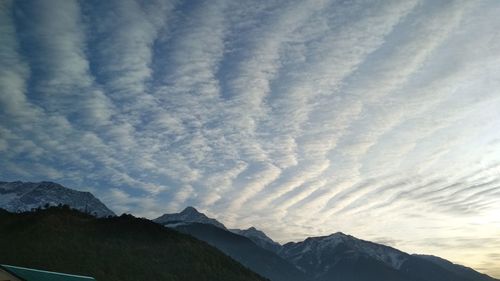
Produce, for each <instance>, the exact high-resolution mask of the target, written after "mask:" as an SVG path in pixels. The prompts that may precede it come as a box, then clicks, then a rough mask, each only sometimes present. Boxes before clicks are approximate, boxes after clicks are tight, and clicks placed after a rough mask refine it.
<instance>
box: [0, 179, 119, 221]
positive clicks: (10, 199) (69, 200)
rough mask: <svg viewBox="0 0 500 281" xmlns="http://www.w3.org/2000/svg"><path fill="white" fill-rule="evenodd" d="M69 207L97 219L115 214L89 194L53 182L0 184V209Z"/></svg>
mask: <svg viewBox="0 0 500 281" xmlns="http://www.w3.org/2000/svg"><path fill="white" fill-rule="evenodd" d="M47 204H48V205H52V206H55V205H59V204H62V205H69V206H70V207H71V208H74V209H78V210H80V211H83V212H86V213H89V214H94V215H96V216H98V217H107V216H114V215H115V214H114V213H113V212H112V211H111V210H110V209H108V208H107V207H106V205H104V204H103V203H102V202H101V201H99V199H97V198H95V197H94V195H92V194H91V193H90V192H83V191H77V190H73V189H69V188H66V187H64V186H62V185H60V184H57V183H53V182H46V181H44V182H38V183H34V182H21V181H15V182H0V208H3V209H5V210H7V211H10V212H23V211H29V210H32V209H36V208H39V207H43V206H45V205H47Z"/></svg>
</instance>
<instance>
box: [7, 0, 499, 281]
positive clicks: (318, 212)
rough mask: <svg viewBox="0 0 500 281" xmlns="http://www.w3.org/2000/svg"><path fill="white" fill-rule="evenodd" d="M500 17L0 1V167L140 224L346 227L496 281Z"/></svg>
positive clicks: (424, 10) (422, 10) (381, 5)
mask: <svg viewBox="0 0 500 281" xmlns="http://www.w3.org/2000/svg"><path fill="white" fill-rule="evenodd" d="M499 13H500V3H498V2H497V1H494V0H481V1H449V2H447V3H444V2H436V1H430V0H405V1H385V0H384V1H382V0H381V1H371V2H367V1H335V0H331V1H329V0H310V1H282V0H276V1H245V2H244V3H243V2H241V1H224V0H220V1H195V2H190V1H168V0H165V1H162V0H157V1H132V0H126V1H125V0H124V1H83V2H82V1H76V0H75V1H73V0H59V1H58V0H47V1H9V0H6V1H1V2H0V36H1V37H0V38H1V44H0V167H2V169H0V176H1V178H2V180H30V181H40V180H53V181H58V182H60V183H62V184H65V185H67V186H68V187H74V188H77V189H82V190H92V192H93V193H95V195H96V196H98V197H100V198H101V199H102V200H103V201H104V202H105V203H106V204H107V205H108V206H109V207H110V208H111V209H113V210H114V211H115V212H117V213H121V212H128V213H134V214H137V215H140V216H145V217H149V218H154V217H156V216H159V215H161V214H162V213H165V212H174V211H178V210H179V209H181V208H183V207H185V206H186V205H194V206H196V207H198V208H199V209H200V210H202V211H204V212H206V213H207V214H210V215H213V216H215V217H217V218H218V219H220V220H221V221H223V222H224V223H225V224H227V226H228V227H231V228H232V227H249V226H251V225H254V226H256V227H259V228H261V229H263V230H264V231H266V233H268V234H269V235H270V236H271V237H273V238H274V239H276V240H278V241H282V242H284V241H289V240H299V239H303V238H304V237H306V236H312V235H325V234H329V233H333V232H336V231H343V232H346V233H350V234H352V235H355V236H359V237H360V238H363V239H372V240H374V241H379V242H384V243H387V244H390V245H391V246H395V247H400V248H402V249H403V250H405V251H408V252H418V253H425V254H435V255H439V256H442V257H444V258H447V259H450V260H452V261H454V262H460V263H462V264H465V265H469V266H473V267H475V268H476V269H479V270H481V271H483V272H487V273H490V274H493V275H495V276H497V277H498V276H500V268H499V267H498V264H499V263H498V262H495V261H498V257H497V256H496V255H495V254H496V253H497V252H498V251H500V244H499V241H498V239H497V238H496V237H500V222H499V221H498V219H495V218H496V217H498V216H497V215H499V214H500V209H499V206H500V177H499V175H500V173H499V172H500V125H499V122H498V120H500V110H499V108H500V93H499V90H498V89H500V79H499V77H500V70H499V69H500V38H499V37H498V36H497V33H498V32H497V30H499V29H500V20H498V14H499ZM485 243H487V244H488V247H487V249H486V248H485V247H484V246H481V245H485ZM478 245H480V246H479V247H477V246H478Z"/></svg>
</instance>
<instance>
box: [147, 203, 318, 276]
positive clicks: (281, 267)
mask: <svg viewBox="0 0 500 281" xmlns="http://www.w3.org/2000/svg"><path fill="white" fill-rule="evenodd" d="M195 211H196V209H194V208H192V207H189V208H186V210H184V211H182V212H181V213H180V214H173V215H163V216H161V217H159V218H158V219H155V220H154V221H155V222H161V221H163V222H164V225H165V226H167V227H169V228H173V229H175V230H177V231H180V232H182V233H186V234H189V235H191V236H193V237H195V238H197V239H200V240H203V241H205V242H207V243H208V244H210V245H212V246H214V247H216V248H217V249H219V250H221V251H222V252H224V253H225V254H227V255H228V256H230V257H232V258H233V259H235V260H237V261H238V262H240V263H241V264H243V265H244V266H246V267H248V268H249V269H251V270H253V271H255V272H257V273H258V274H260V275H262V276H264V277H266V278H269V279H271V280H272V281H307V280H308V279H307V277H306V276H305V275H304V274H303V273H302V272H301V271H300V270H298V269H297V268H295V266H293V265H292V264H290V263H289V262H287V261H286V260H284V259H283V258H281V257H280V256H278V255H277V254H275V253H273V252H271V251H268V250H266V249H263V248H261V247H260V246H258V245H256V244H255V243H254V242H253V241H252V240H250V239H249V238H247V237H245V236H242V235H239V234H236V233H233V232H231V231H229V230H227V229H226V227H225V226H224V225H222V227H221V226H220V225H219V224H220V223H219V222H217V221H216V220H214V219H210V218H208V217H206V216H205V215H204V214H201V213H198V214H196V213H195ZM196 212H197V211H196ZM195 219H196V220H197V221H195ZM200 221H201V223H200ZM214 222H217V223H214Z"/></svg>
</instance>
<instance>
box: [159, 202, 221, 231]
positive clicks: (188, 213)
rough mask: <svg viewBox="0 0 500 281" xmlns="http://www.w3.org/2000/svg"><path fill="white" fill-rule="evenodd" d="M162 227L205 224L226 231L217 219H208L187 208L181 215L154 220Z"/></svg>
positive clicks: (168, 215)
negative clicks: (181, 224) (177, 224)
mask: <svg viewBox="0 0 500 281" xmlns="http://www.w3.org/2000/svg"><path fill="white" fill-rule="evenodd" d="M153 221H154V222H156V223H159V224H162V225H169V224H176V223H193V222H197V223H204V224H211V225H213V226H216V227H219V228H222V229H226V227H225V226H224V225H223V224H222V223H220V222H218V221H217V220H216V219H212V218H209V217H207V216H206V215H205V214H203V213H200V212H198V210H196V209H195V208H194V207H187V208H186V209H184V210H183V211H182V212H180V213H176V214H164V215H163V216H161V217H159V218H156V219H154V220H153Z"/></svg>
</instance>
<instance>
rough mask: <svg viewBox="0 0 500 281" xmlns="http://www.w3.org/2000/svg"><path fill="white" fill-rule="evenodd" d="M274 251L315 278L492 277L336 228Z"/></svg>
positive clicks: (423, 280) (428, 280)
mask: <svg viewBox="0 0 500 281" xmlns="http://www.w3.org/2000/svg"><path fill="white" fill-rule="evenodd" d="M278 254H279V255H280V256H282V257H283V258H284V259H286V260H288V261H289V262H291V263H292V264H294V265H295V266H296V267H297V268H298V269H300V270H301V271H302V272H304V273H305V274H306V275H307V276H309V277H310V278H311V280H315V281H341V280H350V281H374V280H380V281H486V280H488V281H493V280H495V279H493V278H490V277H488V276H486V275H484V274H480V273H478V272H475V271H473V270H472V269H471V271H473V272H470V271H463V270H461V269H460V268H458V266H457V265H453V264H451V263H450V262H448V261H446V260H443V259H439V260H438V261H436V259H434V260H433V261H430V260H429V258H422V257H420V256H416V255H409V254H407V253H404V252H402V251H399V250H397V249H394V248H391V247H388V246H384V245H381V244H377V243H373V242H369V241H364V240H361V239H358V238H355V237H353V236H350V235H346V234H343V233H340V232H338V233H334V234H332V235H328V236H322V237H312V238H307V239H306V240H304V241H302V242H297V243H294V242H291V243H287V244H285V245H283V246H282V248H281V250H280V251H279V252H278ZM452 265H453V266H452Z"/></svg>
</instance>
